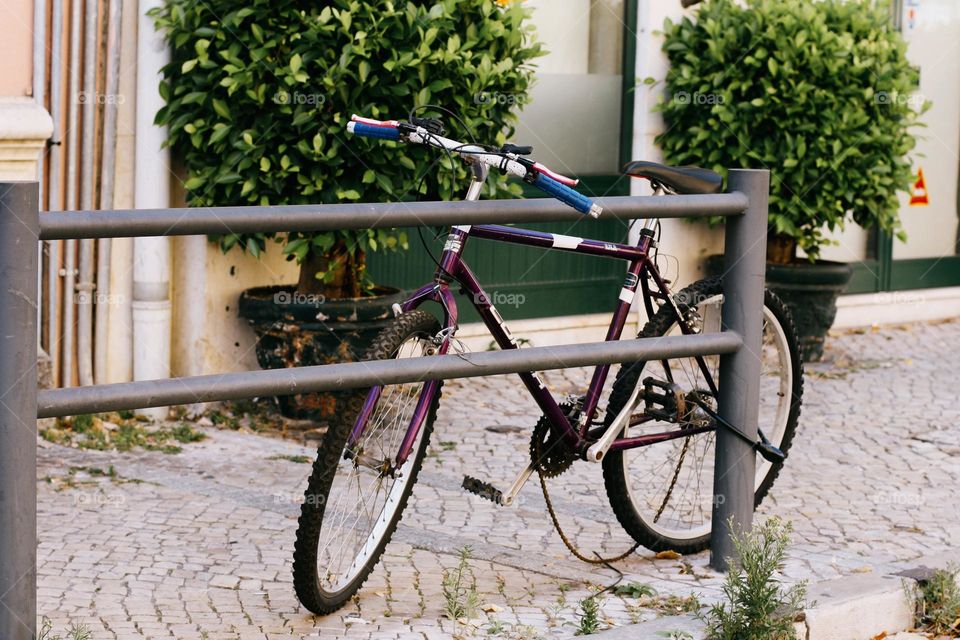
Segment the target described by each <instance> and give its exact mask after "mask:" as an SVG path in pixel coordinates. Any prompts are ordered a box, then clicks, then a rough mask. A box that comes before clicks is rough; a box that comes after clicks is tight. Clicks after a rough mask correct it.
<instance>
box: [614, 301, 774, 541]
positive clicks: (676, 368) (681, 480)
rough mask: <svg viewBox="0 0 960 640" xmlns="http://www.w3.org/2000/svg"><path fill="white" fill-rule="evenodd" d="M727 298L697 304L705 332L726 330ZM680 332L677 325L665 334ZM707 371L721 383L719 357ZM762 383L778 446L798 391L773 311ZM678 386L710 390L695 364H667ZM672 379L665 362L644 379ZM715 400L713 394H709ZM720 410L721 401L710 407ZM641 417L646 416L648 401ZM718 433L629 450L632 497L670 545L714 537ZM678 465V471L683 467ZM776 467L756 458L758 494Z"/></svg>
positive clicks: (764, 409)
mask: <svg viewBox="0 0 960 640" xmlns="http://www.w3.org/2000/svg"><path fill="white" fill-rule="evenodd" d="M722 300H723V298H722V296H721V295H714V296H711V297H709V298H707V299H705V300H704V301H702V302H701V303H700V304H698V305H697V311H698V313H699V314H700V317H701V318H702V328H701V329H700V331H701V332H703V333H710V332H716V331H719V330H720V307H721V303H722ZM679 333H681V331H680V328H679V327H678V326H677V325H676V324H675V323H674V324H673V325H671V327H670V328H669V329H668V331H667V332H666V334H665V335H675V334H679ZM705 362H706V365H707V368H708V369H709V370H710V372H711V375H712V376H713V379H714V380H715V381H717V384H718V385H719V384H722V382H720V381H719V376H718V369H719V362H720V358H719V356H707V357H705ZM761 362H762V366H761V381H760V420H759V424H760V428H761V429H762V430H763V431H764V433H765V435H766V436H767V437H768V438H769V439H770V441H771V442H772V443H773V444H774V445H776V446H780V444H781V443H782V442H783V438H784V435H785V434H786V429H787V423H788V421H789V415H790V399H791V391H792V389H793V367H792V363H791V361H790V347H789V343H788V341H787V336H786V334H785V332H784V331H783V328H782V327H781V326H780V323H779V322H777V320H776V317H775V316H774V315H773V312H772V311H771V310H770V309H769V308H768V307H764V315H763V343H762V353H761ZM668 367H669V369H670V371H671V373H672V376H673V381H674V382H676V383H677V384H679V385H680V386H681V387H682V388H683V390H684V391H685V392H687V393H689V392H690V391H691V390H692V389H699V390H701V391H705V390H706V389H707V384H706V381H705V379H704V377H703V375H702V373H701V372H700V371H699V367H697V365H696V360H695V359H693V358H678V359H672V360H669V361H668ZM651 375H652V376H653V377H654V378H657V379H661V380H663V379H668V376H667V375H666V372H665V368H664V367H663V364H662V362H660V361H655V362H647V363H646V365H645V366H644V369H643V371H642V372H641V375H640V377H639V379H638V384H642V383H643V382H642V381H643V379H645V378H647V377H648V376H651ZM711 398H712V395H711ZM711 404H712V405H713V408H714V409H715V408H716V403H715V401H714V402H712V403H711ZM635 410H636V413H642V412H643V404H642V401H641V402H639V403H638V406H637V407H636V409H635ZM671 428H672V429H675V428H677V425H676V424H673V423H667V422H660V421H651V422H648V423H645V424H642V425H638V426H634V427H630V428H628V430H627V434H628V435H630V436H635V435H640V434H643V433H654V432H658V431H666V430H668V429H671ZM715 441H716V438H715V433H714V432H712V431H711V432H707V433H701V434H697V435H694V436H690V437H688V438H678V439H676V440H670V441H667V442H663V443H658V444H654V445H651V446H647V447H639V448H636V449H630V450H627V451H624V453H623V456H622V460H623V471H624V478H625V479H626V487H627V495H628V497H629V499H630V501H631V503H632V505H633V509H634V511H635V513H636V514H637V515H638V516H639V517H640V519H641V520H642V521H643V523H644V525H645V526H646V527H647V528H648V529H650V530H651V531H653V532H654V533H656V534H657V535H658V536H660V537H661V538H664V539H672V540H677V541H691V540H695V539H698V538H703V537H705V536H708V535H709V533H710V528H711V523H710V519H711V516H712V509H713V475H714V443H715ZM678 462H679V464H678ZM770 469H771V464H770V463H769V462H767V461H766V460H763V459H762V458H758V459H757V468H756V480H755V483H754V490H755V491H756V489H758V488H759V487H760V485H761V484H762V483H763V481H764V479H765V478H766V477H767V474H768V473H769V472H770Z"/></svg>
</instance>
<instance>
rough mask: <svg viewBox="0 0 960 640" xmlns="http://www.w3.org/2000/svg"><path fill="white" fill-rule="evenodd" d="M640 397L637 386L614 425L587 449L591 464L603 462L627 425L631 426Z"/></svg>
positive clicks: (638, 386)
mask: <svg viewBox="0 0 960 640" xmlns="http://www.w3.org/2000/svg"><path fill="white" fill-rule="evenodd" d="M639 395H640V385H635V386H634V387H633V393H632V394H631V396H630V400H629V401H628V402H627V403H626V404H625V405H623V409H621V410H620V413H619V414H617V417H616V419H614V421H613V423H612V424H611V425H610V426H609V427H608V428H607V429H606V430H605V431H604V432H603V435H602V436H600V439H599V440H597V441H596V442H594V443H593V444H592V445H590V448H589V449H587V456H586V458H587V460H588V461H589V462H600V461H601V460H603V456H605V455H607V451H608V450H609V449H610V447H612V446H613V442H614V440H616V439H617V437H618V436H619V435H620V434H621V433H622V432H623V431H624V430H625V428H626V425H628V424H629V422H630V416H631V415H632V414H633V408H634V406H635V405H636V404H637V396H639Z"/></svg>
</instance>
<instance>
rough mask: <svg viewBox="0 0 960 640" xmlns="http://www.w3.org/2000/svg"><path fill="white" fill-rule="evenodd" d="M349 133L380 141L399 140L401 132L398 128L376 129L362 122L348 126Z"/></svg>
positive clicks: (351, 123)
mask: <svg viewBox="0 0 960 640" xmlns="http://www.w3.org/2000/svg"><path fill="white" fill-rule="evenodd" d="M347 131H349V132H350V133H352V134H354V135H356V136H364V137H367V138H378V139H380V140H399V139H400V130H399V129H397V128H396V127H375V126H373V125H369V124H363V123H362V122H350V123H348V124H347Z"/></svg>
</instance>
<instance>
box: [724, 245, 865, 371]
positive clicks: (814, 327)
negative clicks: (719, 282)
mask: <svg viewBox="0 0 960 640" xmlns="http://www.w3.org/2000/svg"><path fill="white" fill-rule="evenodd" d="M766 271H767V273H766V279H767V287H768V288H769V289H770V290H771V291H773V292H774V293H776V294H777V295H778V296H779V297H780V299H781V300H783V301H784V303H786V305H787V308H788V309H790V313H791V314H792V315H793V320H794V322H795V323H796V325H797V333H798V334H799V337H800V351H801V353H802V356H803V361H804V362H818V361H820V360H821V359H822V358H823V343H824V340H825V339H826V337H827V332H828V331H829V330H830V327H831V326H833V321H834V320H835V319H836V317H837V298H838V297H839V296H840V294H841V293H843V290H844V289H845V288H846V287H847V284H848V283H849V282H850V278H851V277H852V276H853V269H852V268H851V267H850V265H848V264H846V263H843V262H829V261H827V260H818V261H817V262H813V263H811V262H796V263H793V264H771V263H767V270H766ZM707 272H708V273H710V274H713V275H719V274H720V273H722V272H723V256H710V257H709V258H707Z"/></svg>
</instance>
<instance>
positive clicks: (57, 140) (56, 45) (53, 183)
mask: <svg viewBox="0 0 960 640" xmlns="http://www.w3.org/2000/svg"><path fill="white" fill-rule="evenodd" d="M63 5H64V3H63V2H53V3H52V5H51V8H52V9H53V16H52V17H51V22H50V35H51V37H50V117H51V118H52V119H53V136H52V138H51V145H50V173H49V178H48V179H49V182H50V195H49V199H50V210H51V211H62V210H63V209H65V208H66V204H65V202H64V193H63V185H62V184H61V182H60V175H61V173H62V169H63V145H62V144H61V136H62V135H63V131H62V128H61V126H60V120H61V118H62V117H63V67H62V65H61V64H60V63H61V61H62V60H63V38H62V34H63ZM62 248H63V243H62V242H60V241H53V242H48V243H47V326H48V327H49V333H48V335H47V354H48V355H49V356H50V373H51V379H52V381H53V386H57V381H58V380H59V379H60V331H59V328H60V306H61V305H60V302H61V297H60V284H61V283H60V250H61V249H62Z"/></svg>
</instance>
